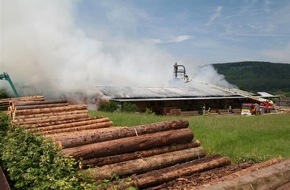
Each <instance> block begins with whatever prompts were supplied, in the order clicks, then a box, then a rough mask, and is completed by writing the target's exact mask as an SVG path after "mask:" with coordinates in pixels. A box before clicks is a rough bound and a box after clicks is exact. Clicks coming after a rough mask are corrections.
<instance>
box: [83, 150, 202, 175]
mask: <svg viewBox="0 0 290 190" xmlns="http://www.w3.org/2000/svg"><path fill="white" fill-rule="evenodd" d="M204 156H205V152H204V150H203V148H202V147H196V148H190V149H184V150H179V151H174V152H169V153H164V154H159V155H155V156H150V157H146V158H139V159H135V160H129V161H125V162H120V163H116V164H111V165H105V166H101V167H97V168H91V169H90V170H89V173H88V176H89V177H90V178H92V179H95V180H99V179H108V178H110V176H112V175H113V174H116V175H118V176H128V175H130V174H139V173H144V172H148V171H152V170H156V169H160V168H164V167H168V166H172V165H175V164H178V163H183V162H187V161H190V160H194V159H196V158H200V157H204Z"/></svg>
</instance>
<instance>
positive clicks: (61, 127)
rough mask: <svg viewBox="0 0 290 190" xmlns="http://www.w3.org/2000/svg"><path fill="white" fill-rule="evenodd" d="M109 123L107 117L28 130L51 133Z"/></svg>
mask: <svg viewBox="0 0 290 190" xmlns="http://www.w3.org/2000/svg"><path fill="white" fill-rule="evenodd" d="M109 121H110V119H109V118H108V117H106V118H102V119H96V118H92V119H88V120H84V121H75V122H70V123H64V124H58V125H51V126H46V127H31V129H30V130H31V131H33V130H35V129H37V130H38V131H51V130H55V129H64V128H71V127H78V126H83V125H89V124H97V123H104V122H109ZM28 131H29V130H28Z"/></svg>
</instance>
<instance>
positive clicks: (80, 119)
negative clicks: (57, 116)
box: [24, 115, 93, 129]
mask: <svg viewBox="0 0 290 190" xmlns="http://www.w3.org/2000/svg"><path fill="white" fill-rule="evenodd" d="M92 119H93V118H89V116H88V115H87V117H85V118H71V119H66V120H52V121H47V122H41V123H34V124H30V125H27V126H24V127H25V129H30V128H37V127H46V126H51V125H59V124H65V123H74V122H79V121H88V120H92Z"/></svg>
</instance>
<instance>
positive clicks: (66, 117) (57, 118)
mask: <svg viewBox="0 0 290 190" xmlns="http://www.w3.org/2000/svg"><path fill="white" fill-rule="evenodd" d="M79 118H89V115H88V114H87V113H85V114H84V113H83V114H72V115H60V116H51V117H49V118H39V119H20V120H16V121H14V120H13V122H14V123H16V124H19V125H32V124H36V123H46V122H54V121H64V120H71V119H79Z"/></svg>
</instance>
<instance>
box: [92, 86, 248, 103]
mask: <svg viewBox="0 0 290 190" xmlns="http://www.w3.org/2000/svg"><path fill="white" fill-rule="evenodd" d="M97 88H98V89H99V90H100V91H101V92H102V93H103V94H104V95H105V96H108V97H110V98H111V99H114V100H119V101H125V100H127V99H130V100H136V101H142V100H176V99H179V100H181V99H183V100H188V99H212V98H215V99H222V98H244V97H243V96H240V95H238V94H236V93H232V92H230V91H228V90H223V88H218V87H217V88H215V87H214V86H212V85H207V84H206V83H196V84H194V85H191V86H184V87H121V86H98V87H97Z"/></svg>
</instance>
